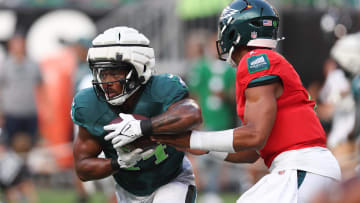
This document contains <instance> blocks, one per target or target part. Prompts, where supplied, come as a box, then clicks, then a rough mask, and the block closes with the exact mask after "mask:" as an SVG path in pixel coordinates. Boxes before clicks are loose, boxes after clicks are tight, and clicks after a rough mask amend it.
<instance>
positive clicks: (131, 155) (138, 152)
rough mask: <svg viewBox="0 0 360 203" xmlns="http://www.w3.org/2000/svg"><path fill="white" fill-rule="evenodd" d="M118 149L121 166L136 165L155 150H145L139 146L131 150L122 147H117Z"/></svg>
mask: <svg viewBox="0 0 360 203" xmlns="http://www.w3.org/2000/svg"><path fill="white" fill-rule="evenodd" d="M116 151H117V153H118V159H117V161H118V163H119V165H120V168H130V167H132V166H135V165H136V164H137V162H139V161H140V160H141V159H144V158H146V157H148V156H150V155H151V154H152V153H153V152H154V149H149V150H147V151H145V152H143V150H142V149H140V148H137V149H135V150H133V151H131V152H125V151H123V150H122V149H120V148H117V149H116Z"/></svg>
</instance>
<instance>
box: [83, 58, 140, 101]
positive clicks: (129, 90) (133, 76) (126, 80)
mask: <svg viewBox="0 0 360 203" xmlns="http://www.w3.org/2000/svg"><path fill="white" fill-rule="evenodd" d="M90 68H91V70H92V73H93V82H92V83H93V86H94V89H95V91H96V93H97V95H98V96H99V97H100V98H102V99H104V100H106V102H108V103H109V104H111V105H122V104H123V103H124V102H125V101H126V99H128V98H129V97H130V96H131V95H133V94H134V93H135V92H136V90H138V89H139V87H140V85H141V84H140V80H139V77H138V74H137V72H136V71H135V68H134V66H133V65H132V64H130V63H127V62H105V61H104V62H96V63H90ZM121 71H128V73H127V74H126V76H125V77H123V76H121V75H122V74H121ZM106 77H110V78H111V79H112V80H110V81H109V80H108V79H106ZM117 83H120V84H121V85H122V91H121V93H119V94H117V95H113V94H115V93H118V92H116V85H118V84H117Z"/></svg>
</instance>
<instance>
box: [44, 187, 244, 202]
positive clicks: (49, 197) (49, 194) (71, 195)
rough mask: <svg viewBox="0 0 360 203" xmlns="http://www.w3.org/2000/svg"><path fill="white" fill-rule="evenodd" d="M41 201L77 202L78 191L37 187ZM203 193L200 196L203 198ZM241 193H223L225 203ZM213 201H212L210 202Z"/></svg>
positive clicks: (96, 198)
mask: <svg viewBox="0 0 360 203" xmlns="http://www.w3.org/2000/svg"><path fill="white" fill-rule="evenodd" d="M37 190H38V194H39V198H40V203H50V202H51V203H76V193H75V191H74V190H71V189H56V190H55V189H47V188H41V189H37ZM201 197H202V196H201V194H199V198H198V199H201ZM238 197H239V194H233V193H229V194H228V193H223V194H221V198H222V199H223V203H234V202H236V200H237V199H238ZM90 203H106V198H105V195H104V194H102V193H95V194H93V195H91V197H90ZM208 203H211V202H208Z"/></svg>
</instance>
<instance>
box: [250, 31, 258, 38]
mask: <svg viewBox="0 0 360 203" xmlns="http://www.w3.org/2000/svg"><path fill="white" fill-rule="evenodd" d="M251 38H252V39H255V38H257V32H255V31H253V32H251Z"/></svg>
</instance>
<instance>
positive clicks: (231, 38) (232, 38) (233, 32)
mask: <svg viewBox="0 0 360 203" xmlns="http://www.w3.org/2000/svg"><path fill="white" fill-rule="evenodd" d="M229 40H231V41H233V40H235V30H231V31H230V33H229Z"/></svg>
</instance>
